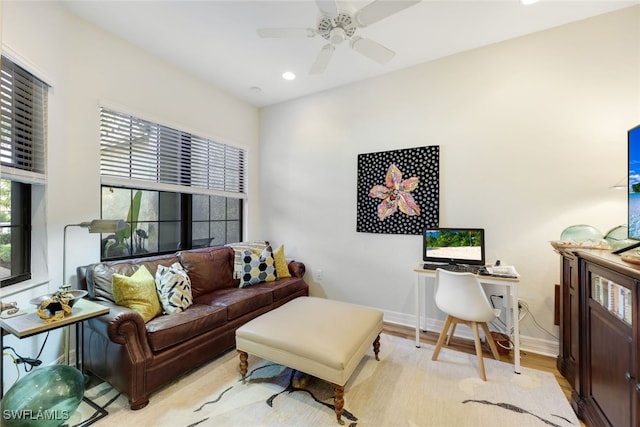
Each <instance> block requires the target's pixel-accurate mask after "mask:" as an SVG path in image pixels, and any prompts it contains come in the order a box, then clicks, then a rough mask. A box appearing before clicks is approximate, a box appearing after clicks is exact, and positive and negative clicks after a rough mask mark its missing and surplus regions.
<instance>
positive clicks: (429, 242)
mask: <svg viewBox="0 0 640 427" xmlns="http://www.w3.org/2000/svg"><path fill="white" fill-rule="evenodd" d="M422 237H423V239H422V248H423V253H422V255H423V256H422V259H423V261H424V262H441V263H447V264H472V265H484V263H485V262H484V229H482V228H427V229H425V230H424V232H423V233H422Z"/></svg>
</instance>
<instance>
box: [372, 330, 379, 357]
mask: <svg viewBox="0 0 640 427" xmlns="http://www.w3.org/2000/svg"><path fill="white" fill-rule="evenodd" d="M373 352H374V353H375V355H376V360H378V361H379V360H380V357H378V353H380V335H378V337H377V338H376V340H375V341H374V342H373Z"/></svg>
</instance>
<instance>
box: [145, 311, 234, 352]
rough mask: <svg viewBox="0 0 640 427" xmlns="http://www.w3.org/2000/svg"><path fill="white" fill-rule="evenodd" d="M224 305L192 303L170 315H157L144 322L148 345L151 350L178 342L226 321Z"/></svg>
mask: <svg viewBox="0 0 640 427" xmlns="http://www.w3.org/2000/svg"><path fill="white" fill-rule="evenodd" d="M226 321H227V311H226V309H225V307H221V306H214V305H200V304H194V305H192V306H191V307H189V309H188V310H185V311H183V312H180V313H176V314H172V315H171V316H158V317H156V318H155V319H153V320H151V321H150V322H148V323H147V324H146V328H147V337H148V338H149V345H150V346H151V349H152V350H153V351H160V350H163V349H165V348H167V347H171V346H173V345H176V344H180V343H181V342H183V341H187V340H189V339H190V338H193V337H195V336H197V335H201V334H202V333H204V332H206V331H209V330H211V329H214V328H217V327H218V326H220V325H222V324H224V323H226Z"/></svg>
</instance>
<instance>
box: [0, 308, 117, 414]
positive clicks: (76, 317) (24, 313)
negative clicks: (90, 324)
mask: <svg viewBox="0 0 640 427" xmlns="http://www.w3.org/2000/svg"><path fill="white" fill-rule="evenodd" d="M36 311H37V310H36V308H35V307H32V308H28V309H25V310H20V311H19V312H18V313H17V314H14V315H12V316H4V315H3V316H2V317H0V329H1V332H0V348H2V347H4V343H3V341H4V335H5V334H6V333H10V334H13V335H15V336H16V337H18V338H21V339H22V338H26V337H30V336H33V335H37V334H41V333H43V332H47V331H51V330H53V329H58V328H62V327H65V326H70V325H77V326H78V327H76V368H78V369H79V370H80V372H83V373H84V371H83V366H82V362H83V345H82V336H83V334H82V332H83V327H84V324H83V322H84V321H85V320H87V319H91V318H93V317H98V316H102V315H103V314H107V313H109V308H108V307H105V306H103V305H101V304H97V303H95V302H93V301H90V300H88V299H84V298H83V299H81V300H79V301H78V302H76V303H75V304H74V306H73V310H72V312H71V314H70V315H69V316H67V317H64V318H62V319H60V320H58V321H55V322H51V323H44V320H42V319H41V318H40V317H38V314H37V312H36ZM2 362H3V361H2ZM1 396H4V363H2V364H0V397H1ZM84 399H85V401H87V402H88V403H89V404H90V405H91V406H93V407H94V408H96V405H95V404H94V403H93V402H90V401H88V399H86V398H84ZM100 410H102V408H100Z"/></svg>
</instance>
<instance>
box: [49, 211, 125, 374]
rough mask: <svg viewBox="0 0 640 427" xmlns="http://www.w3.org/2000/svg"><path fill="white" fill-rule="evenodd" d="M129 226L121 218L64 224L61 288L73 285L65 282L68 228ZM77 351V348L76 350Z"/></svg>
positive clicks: (91, 230) (101, 230)
mask: <svg viewBox="0 0 640 427" xmlns="http://www.w3.org/2000/svg"><path fill="white" fill-rule="evenodd" d="M126 226H127V223H126V222H124V221H123V220H121V219H94V220H92V221H85V222H81V223H80V224H67V225H65V226H64V233H63V236H62V285H61V286H60V288H61V289H65V288H70V287H71V285H67V284H65V282H66V280H67V228H69V227H81V228H86V229H88V231H89V233H115V232H116V231H119V230H122V229H123V228H125V227H126ZM65 333H66V337H65V352H64V354H65V364H67V365H68V364H69V344H70V343H69V341H70V334H69V328H68V327H66V328H65ZM76 351H77V350H76Z"/></svg>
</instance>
